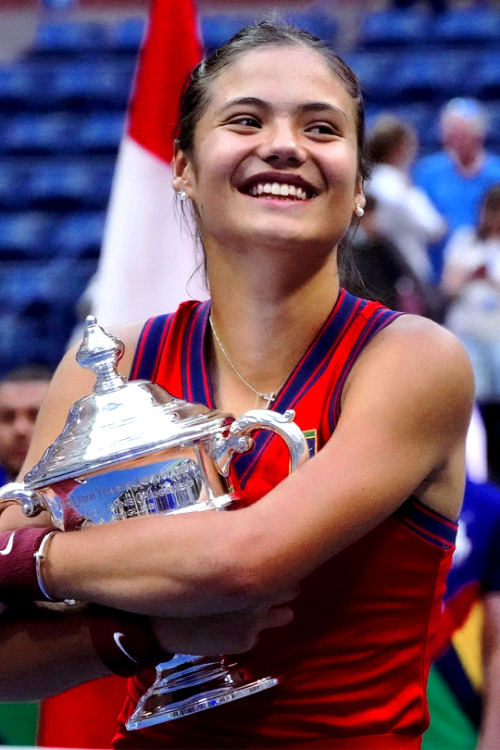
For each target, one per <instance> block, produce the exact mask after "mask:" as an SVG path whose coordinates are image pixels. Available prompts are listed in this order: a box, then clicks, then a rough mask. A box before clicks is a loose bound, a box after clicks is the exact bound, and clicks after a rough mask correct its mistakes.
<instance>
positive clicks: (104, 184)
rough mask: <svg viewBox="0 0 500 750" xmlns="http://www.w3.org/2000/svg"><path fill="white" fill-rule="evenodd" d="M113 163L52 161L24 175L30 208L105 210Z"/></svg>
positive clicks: (25, 194) (26, 200) (27, 204)
mask: <svg viewBox="0 0 500 750" xmlns="http://www.w3.org/2000/svg"><path fill="white" fill-rule="evenodd" d="M113 171H114V165H113V162H108V161H105V162H103V161H102V160H100V161H99V162H97V163H95V164H94V163H91V162H82V161H71V160H69V161H63V162H61V161H57V160H55V159H51V160H50V161H48V160H47V161H46V162H42V163H40V164H38V165H35V166H33V167H32V168H30V169H29V170H28V171H27V174H26V175H25V182H24V187H23V192H24V196H25V204H26V206H27V207H29V208H31V209H39V210H48V211H69V210H75V209H89V208H104V207H105V206H106V204H107V201H108V198H109V193H110V190H111V182H112V177H113Z"/></svg>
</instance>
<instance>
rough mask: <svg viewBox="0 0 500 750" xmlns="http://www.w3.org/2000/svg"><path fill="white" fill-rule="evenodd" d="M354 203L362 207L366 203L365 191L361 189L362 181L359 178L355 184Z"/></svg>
mask: <svg viewBox="0 0 500 750" xmlns="http://www.w3.org/2000/svg"><path fill="white" fill-rule="evenodd" d="M354 204H355V205H356V206H359V207H360V208H364V207H365V205H366V197H365V191H364V190H363V181H362V180H361V179H360V180H359V181H358V184H357V185H356V194H355V196H354Z"/></svg>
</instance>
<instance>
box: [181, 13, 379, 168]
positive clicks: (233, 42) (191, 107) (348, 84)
mask: <svg viewBox="0 0 500 750" xmlns="http://www.w3.org/2000/svg"><path fill="white" fill-rule="evenodd" d="M293 45H295V46H300V47H306V48H308V49H312V50H315V51H316V52H318V54H319V55H321V57H322V58H323V60H324V61H325V63H326V64H327V66H328V67H329V68H330V70H331V72H332V73H333V74H334V75H336V76H337V77H338V78H339V79H340V80H341V81H342V83H343V84H344V86H345V89H346V91H347V92H348V94H349V95H350V96H351V98H352V100H353V102H354V105H355V109H356V127H357V143H358V170H359V174H360V175H361V177H362V178H363V179H365V177H366V176H367V174H366V167H365V158H364V141H365V113H364V106H363V96H362V92H361V84H360V81H359V79H358V77H357V75H356V74H355V73H354V71H353V70H351V68H350V67H349V66H348V65H347V63H345V62H344V61H343V60H342V58H341V57H339V56H338V55H337V54H336V53H335V52H333V51H332V50H330V49H329V48H328V47H327V45H326V44H325V43H324V42H322V41H321V40H320V39H318V38H317V37H315V36H313V35H312V34H310V33H309V32H308V31H305V30H304V29H299V28H297V27H296V26H291V25H290V24H287V23H284V22H279V23H275V22H274V21H261V22H260V23H257V24H255V25H253V26H245V27H243V28H242V29H240V31H238V32H237V33H236V34H235V35H234V36H233V37H231V39H229V40H228V41H227V42H226V43H225V44H223V45H222V46H221V47H219V48H218V49H217V50H215V52H213V54H212V55H210V57H208V58H206V59H205V60H202V61H201V62H200V63H199V64H198V65H196V67H195V68H193V70H192V71H191V73H190V75H189V77H188V79H187V81H186V84H185V86H184V90H183V92H182V94H181V98H180V101H179V117H178V123H177V127H176V130H175V139H176V142H177V144H178V146H179V148H180V149H182V151H185V152H186V153H190V152H192V150H193V143H194V132H195V129H196V125H197V123H198V121H199V119H200V117H201V116H202V114H203V112H204V111H205V109H206V107H207V105H208V102H209V99H210V88H211V86H212V84H213V83H214V82H215V80H216V78H217V77H218V76H219V75H220V73H221V72H222V71H223V70H225V68H228V67H229V66H230V65H231V64H232V63H233V62H234V61H235V60H237V59H238V58H239V57H240V56H242V55H244V54H245V53H247V52H254V51H255V50H256V49H258V48H259V47H266V46H268V47H276V46H282V47H286V46H293Z"/></svg>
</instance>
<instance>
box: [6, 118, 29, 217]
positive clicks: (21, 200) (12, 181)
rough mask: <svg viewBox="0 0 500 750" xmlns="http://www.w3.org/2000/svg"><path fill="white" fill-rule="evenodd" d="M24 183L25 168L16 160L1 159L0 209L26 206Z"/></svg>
mask: <svg viewBox="0 0 500 750" xmlns="http://www.w3.org/2000/svg"><path fill="white" fill-rule="evenodd" d="M1 131H2V125H1V123H0V132H1ZM25 185H26V169H25V168H24V167H23V166H22V165H21V164H18V163H17V161H16V160H14V161H12V160H5V161H4V160H2V161H1V162H0V211H13V210H17V209H23V208H26V193H25V190H24V188H25Z"/></svg>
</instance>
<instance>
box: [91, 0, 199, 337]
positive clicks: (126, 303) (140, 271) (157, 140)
mask: <svg viewBox="0 0 500 750" xmlns="http://www.w3.org/2000/svg"><path fill="white" fill-rule="evenodd" d="M193 1H194V0H152V5H151V11H150V17H149V24H148V28H147V31H146V35H145V38H144V40H143V43H142V46H141V50H140V55H139V62H138V67H137V71H136V77H135V82H134V88H133V91H132V95H131V99H130V104H129V111H128V120H127V127H126V132H125V134H124V136H123V139H122V143H121V145H120V149H119V153H118V159H117V164H116V171H115V175H114V180H113V187H112V191H111V198H110V202H109V207H108V213H107V217H106V226H105V231H104V238H103V245H102V250H101V257H100V261H99V268H98V272H97V274H96V277H95V279H94V281H93V283H92V286H91V291H90V296H91V306H92V312H93V314H94V315H96V317H97V319H98V322H99V323H100V324H101V325H115V324H122V323H128V322H132V321H136V320H142V319H145V318H147V317H149V316H151V315H156V314H159V313H164V312H170V311H172V310H175V308H176V307H177V305H178V304H179V302H182V301H183V300H185V299H188V298H189V297H192V298H195V299H204V298H206V297H207V291H206V289H205V288H204V282H203V277H202V275H201V274H200V273H199V272H198V273H196V274H195V276H194V277H192V274H193V272H194V270H195V268H196V261H195V250H194V240H193V239H192V237H190V236H189V234H188V232H187V231H186V229H185V228H181V222H180V217H179V216H178V215H177V213H174V190H173V187H172V173H171V161H172V155H173V137H172V131H173V129H174V127H175V124H176V122H177V103H178V98H179V94H180V92H181V90H182V87H183V85H184V82H185V80H186V78H187V76H188V73H189V71H190V70H191V68H192V67H193V66H194V65H196V63H197V62H199V60H200V59H201V56H202V50H201V46H200V42H199V35H198V25H197V21H196V14H195V9H194V7H193V4H192V3H193Z"/></svg>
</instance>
